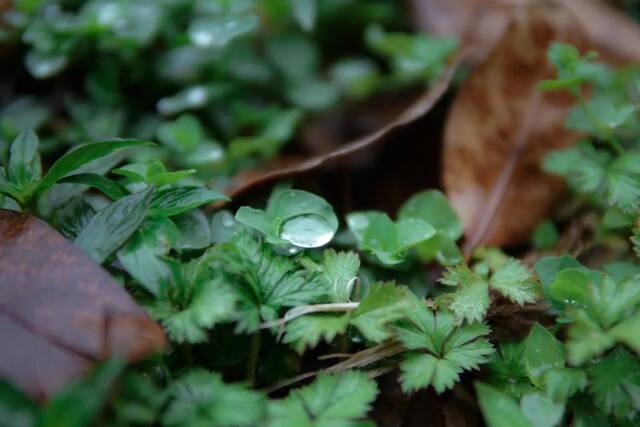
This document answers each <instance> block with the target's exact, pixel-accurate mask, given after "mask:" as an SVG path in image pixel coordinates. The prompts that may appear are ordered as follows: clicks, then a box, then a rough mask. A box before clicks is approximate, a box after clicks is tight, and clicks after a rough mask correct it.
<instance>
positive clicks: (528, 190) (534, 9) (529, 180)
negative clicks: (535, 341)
mask: <svg viewBox="0 0 640 427" xmlns="http://www.w3.org/2000/svg"><path fill="white" fill-rule="evenodd" d="M513 16H514V18H513V19H514V22H513V24H512V26H511V27H510V29H509V30H508V32H507V33H506V35H505V37H504V38H503V40H502V41H501V42H500V43H499V44H498V45H497V46H496V48H495V49H494V50H493V52H492V53H491V55H490V56H489V57H488V59H487V61H486V62H484V63H483V64H481V65H480V66H478V67H477V68H476V69H475V70H474V72H473V73H472V75H471V76H470V77H469V78H468V79H467V81H465V83H464V84H463V85H462V87H461V88H460V91H459V93H458V94H457V97H456V99H455V101H454V103H453V106H452V108H451V110H450V112H449V117H448V118H447V123H446V128H445V135H444V150H443V181H444V187H445V190H446V192H447V194H448V195H449V196H450V198H451V201H452V203H453V205H454V206H455V208H456V210H457V212H458V214H459V215H460V217H461V218H462V221H463V223H464V226H465V235H466V245H465V249H466V252H467V253H469V252H470V251H471V250H472V249H473V248H475V247H476V246H478V245H481V244H489V245H512V244H517V243H520V242H522V241H524V240H526V239H527V238H528V237H529V235H530V232H531V230H532V229H533V228H534V227H535V226H536V224H538V223H539V222H540V221H541V220H542V219H543V218H545V217H546V216H547V214H548V213H549V210H550V208H552V207H553V206H554V204H555V203H556V202H557V200H558V198H559V197H561V196H562V194H563V183H562V181H560V180H559V179H557V178H555V177H552V176H550V175H548V174H545V173H544V172H543V171H542V170H541V168H540V164H541V162H542V159H543V157H544V155H545V154H546V153H547V152H549V151H550V150H552V149H557V148H561V147H564V146H567V145H568V144H570V143H572V142H573V141H574V140H575V139H576V137H577V135H576V134H575V133H573V132H570V131H568V130H566V129H565V127H564V118H565V116H566V114H567V112H568V111H569V109H570V108H571V106H572V105H573V100H572V98H571V97H570V96H568V95H567V94H564V93H559V92H554V93H542V92H541V91H540V90H539V89H538V83H539V81H540V80H541V79H545V78H550V77H551V76H553V71H552V69H551V67H550V65H549V64H548V62H547V59H546V54H547V49H548V46H549V44H550V43H551V42H552V41H565V42H570V43H574V44H577V45H579V46H580V45H582V41H581V40H580V37H579V35H578V34H579V33H580V31H579V28H578V26H577V25H576V23H575V20H574V18H573V16H572V15H571V14H570V13H568V12H567V11H566V10H565V9H564V8H563V7H561V6H556V5H550V4H548V3H538V4H533V5H530V6H528V7H526V8H521V9H518V10H517V11H516V12H515V13H514V15H513Z"/></svg>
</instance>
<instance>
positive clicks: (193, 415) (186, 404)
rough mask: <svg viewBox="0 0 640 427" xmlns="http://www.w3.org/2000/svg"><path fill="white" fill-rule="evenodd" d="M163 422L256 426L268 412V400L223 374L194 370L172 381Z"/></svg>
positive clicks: (182, 426)
mask: <svg viewBox="0 0 640 427" xmlns="http://www.w3.org/2000/svg"><path fill="white" fill-rule="evenodd" d="M167 394H168V396H169V406H168V407H167V410H166V412H165V413H164V415H163V416H162V425H164V426H170V427H187V426H205V425H210V426H220V427H253V426H256V425H258V424H259V423H260V422H261V421H262V420H263V419H264V414H265V403H266V399H265V397H264V396H263V395H262V393H259V392H257V391H253V390H250V389H249V388H248V387H246V386H244V385H242V384H226V383H224V382H223V381H222V377H221V375H220V374H218V373H215V372H207V371H205V370H202V369H196V370H192V371H190V372H188V373H186V374H185V375H183V376H181V377H180V378H179V379H178V380H176V381H175V382H173V383H172V384H171V385H170V386H169V388H168V390H167Z"/></svg>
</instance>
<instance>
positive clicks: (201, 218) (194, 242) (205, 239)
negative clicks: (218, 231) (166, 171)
mask: <svg viewBox="0 0 640 427" xmlns="http://www.w3.org/2000/svg"><path fill="white" fill-rule="evenodd" d="M152 203H153V202H152ZM171 219H172V220H173V222H174V223H175V225H176V227H177V228H178V238H177V240H176V246H175V247H176V249H179V250H185V249H203V248H206V247H207V246H209V244H210V237H211V236H210V235H211V230H210V229H209V221H208V220H207V217H206V216H205V214H204V213H202V211H200V210H198V209H193V210H190V211H187V212H183V213H181V214H179V215H175V216H174V217H173V218H171Z"/></svg>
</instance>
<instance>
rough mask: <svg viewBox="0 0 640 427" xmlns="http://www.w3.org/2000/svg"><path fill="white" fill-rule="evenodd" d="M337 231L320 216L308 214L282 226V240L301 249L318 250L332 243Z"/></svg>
mask: <svg viewBox="0 0 640 427" xmlns="http://www.w3.org/2000/svg"><path fill="white" fill-rule="evenodd" d="M334 234H335V230H334V229H333V228H332V227H331V224H329V223H328V222H327V220H325V219H324V218H323V217H321V216H320V215H314V214H306V215H299V216H296V217H294V218H291V219H289V220H287V221H285V222H284V224H282V231H281V232H280V238H281V239H283V240H286V241H288V242H290V243H292V244H294V245H296V246H298V247H301V248H317V247H320V246H323V245H326V244H327V243H329V242H330V241H331V239H332V238H333V235H334Z"/></svg>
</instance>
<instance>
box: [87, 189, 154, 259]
mask: <svg viewBox="0 0 640 427" xmlns="http://www.w3.org/2000/svg"><path fill="white" fill-rule="evenodd" d="M152 194H153V191H152V189H148V190H146V191H142V192H139V193H134V194H131V195H130V196H126V197H123V198H122V199H120V200H118V201H116V202H113V203H111V204H110V205H108V206H107V207H105V208H103V209H102V210H100V211H98V213H97V214H95V216H94V217H93V218H91V221H89V223H88V224H87V225H86V226H85V227H84V228H83V229H82V231H81V232H80V234H79V235H78V237H76V239H75V243H76V244H77V245H78V246H80V247H81V248H82V249H83V250H84V251H85V252H86V253H87V254H88V255H89V256H90V257H91V258H93V259H94V260H95V261H96V262H98V263H102V262H103V261H104V260H105V259H106V258H107V257H108V256H109V255H111V254H112V253H113V252H115V251H116V250H117V249H118V248H119V247H120V246H122V245H123V244H124V243H125V242H126V241H127V239H129V237H131V235H132V234H133V233H134V232H135V231H136V229H137V228H138V227H139V226H140V224H141V223H142V221H143V220H144V217H145V215H146V213H147V209H148V207H149V202H150V200H151V195H152Z"/></svg>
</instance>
